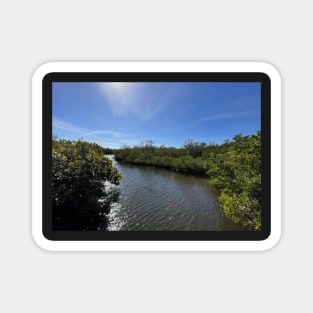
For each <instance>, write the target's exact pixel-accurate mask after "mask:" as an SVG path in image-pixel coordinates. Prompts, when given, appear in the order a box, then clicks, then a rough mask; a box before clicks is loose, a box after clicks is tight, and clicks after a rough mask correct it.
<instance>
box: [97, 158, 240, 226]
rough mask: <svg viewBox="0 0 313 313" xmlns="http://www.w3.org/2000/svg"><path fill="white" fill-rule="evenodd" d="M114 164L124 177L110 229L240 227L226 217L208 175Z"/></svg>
mask: <svg viewBox="0 0 313 313" xmlns="http://www.w3.org/2000/svg"><path fill="white" fill-rule="evenodd" d="M111 159H113V158H112V157H111ZM113 166H114V167H116V168H117V169H118V170H119V172H120V173H121V175H122V180H121V183H120V185H119V187H118V188H119V191H120V196H119V198H118V200H117V201H116V202H113V203H112V204H111V207H110V212H109V215H108V221H109V223H108V225H106V226H105V227H106V229H107V230H111V231H118V230H119V231H136V230H154V231H164V230H170V231H178V230H179V231H196V230H206V231H207V230H240V227H239V226H238V225H236V224H234V223H232V222H231V221H229V220H228V219H227V218H226V217H225V216H224V214H223V212H222V210H221V208H220V206H219V203H218V200H217V197H216V195H215V194H214V192H213V191H212V190H211V189H210V187H209V185H208V179H207V178H204V177H195V176H190V175H184V174H181V173H176V172H173V171H169V170H165V169H159V168H154V167H147V166H138V165H129V164H124V163H123V164H122V163H119V162H117V161H114V160H113ZM106 188H107V189H109V188H116V187H114V186H110V185H107V186H106ZM100 229H101V228H100Z"/></svg>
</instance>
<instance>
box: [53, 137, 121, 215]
mask: <svg viewBox="0 0 313 313" xmlns="http://www.w3.org/2000/svg"><path fill="white" fill-rule="evenodd" d="M104 152H105V151H104V149H103V148H102V147H101V146H99V145H97V144H95V143H89V142H85V141H82V140H78V141H71V140H56V139H54V140H53V141H52V200H53V207H54V214H55V216H54V217H55V218H60V216H64V215H71V214H73V213H74V211H75V210H77V209H78V208H79V207H81V206H82V205H83V204H88V205H89V206H90V205H91V204H92V203H94V202H95V200H96V199H98V198H99V197H101V196H103V195H104V187H103V182H104V181H109V182H111V183H114V184H118V183H119V181H120V179H121V176H120V174H119V173H118V171H117V169H115V168H114V167H113V166H112V161H111V160H110V159H108V158H107V157H105V156H104Z"/></svg>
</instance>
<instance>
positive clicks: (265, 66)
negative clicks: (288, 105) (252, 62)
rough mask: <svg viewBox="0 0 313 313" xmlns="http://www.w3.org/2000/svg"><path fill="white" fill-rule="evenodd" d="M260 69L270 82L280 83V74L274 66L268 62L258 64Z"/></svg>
mask: <svg viewBox="0 0 313 313" xmlns="http://www.w3.org/2000/svg"><path fill="white" fill-rule="evenodd" d="M258 64H259V65H260V67H261V72H262V74H264V75H266V76H267V77H268V78H269V80H270V81H272V80H273V79H275V80H277V81H279V82H281V74H280V72H279V70H278V69H277V67H276V66H274V65H273V64H271V63H268V62H258Z"/></svg>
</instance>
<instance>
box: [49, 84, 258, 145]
mask: <svg viewBox="0 0 313 313" xmlns="http://www.w3.org/2000/svg"><path fill="white" fill-rule="evenodd" d="M52 92H53V94H52V118H53V134H55V135H57V136H58V137H59V138H62V139H79V138H83V139H84V140H86V141H91V142H96V143H98V144H100V145H102V146H104V147H110V148H118V147H120V146H122V145H130V146H134V145H138V144H140V143H141V142H143V141H145V140H153V141H154V143H155V144H156V145H165V146H175V147H180V146H182V145H183V144H184V142H185V140H187V139H193V140H194V141H197V142H206V143H213V142H214V143H217V144H220V143H223V142H224V140H226V139H231V138H232V137H233V136H234V135H236V134H239V133H242V134H244V135H249V134H254V133H255V132H256V131H257V130H260V129H261V126H260V125H261V84H260V83H257V82H256V83H253V82H250V83H235V82H231V83H209V82H204V83H199V82H195V83H191V82H187V83H175V82H171V83H118V82H116V83H82V82H78V83H77V82H75V83H71V82H66V83H62V82H56V83H53V91H52Z"/></svg>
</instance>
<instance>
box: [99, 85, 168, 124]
mask: <svg viewBox="0 0 313 313" xmlns="http://www.w3.org/2000/svg"><path fill="white" fill-rule="evenodd" d="M98 85H99V88H100V89H101V91H102V93H103V94H104V96H105V98H106V101H107V102H106V103H107V104H108V106H109V108H110V110H111V111H112V113H113V114H114V115H116V116H120V117H127V118H138V119H139V120H141V121H144V122H147V121H149V120H150V119H152V118H153V117H154V116H156V115H158V114H159V112H160V111H162V110H163V109H164V108H165V107H166V105H167V104H168V101H169V90H167V91H165V92H164V94H163V95H162V96H160V95H159V94H153V93H148V94H147V91H146V88H147V86H146V85H144V84H142V83H99V84H98Z"/></svg>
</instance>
